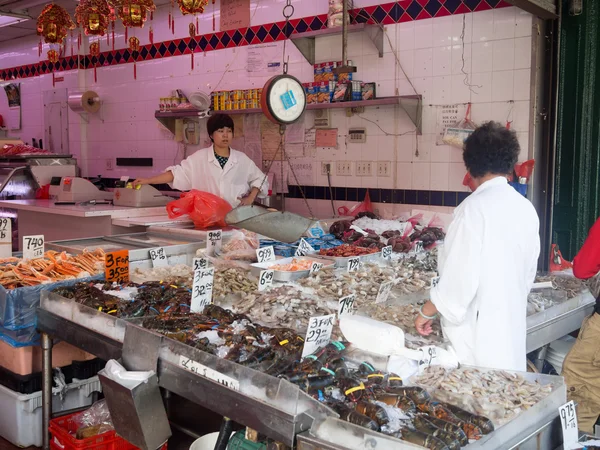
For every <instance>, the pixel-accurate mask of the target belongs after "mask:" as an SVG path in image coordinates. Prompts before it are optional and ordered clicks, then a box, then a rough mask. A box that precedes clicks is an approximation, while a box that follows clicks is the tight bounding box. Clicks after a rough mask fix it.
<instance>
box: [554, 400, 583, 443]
mask: <svg viewBox="0 0 600 450" xmlns="http://www.w3.org/2000/svg"><path fill="white" fill-rule="evenodd" d="M558 415H559V416H560V424H561V427H562V433H563V447H564V448H565V449H569V448H570V447H571V445H573V444H577V442H578V441H579V431H578V426H577V413H576V411H575V403H573V401H572V400H571V401H570V402H568V403H565V404H564V405H562V406H561V407H560V408H558Z"/></svg>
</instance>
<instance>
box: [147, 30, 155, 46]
mask: <svg viewBox="0 0 600 450" xmlns="http://www.w3.org/2000/svg"><path fill="white" fill-rule="evenodd" d="M148 39H149V40H150V44H154V30H152V27H150V31H149V32H148Z"/></svg>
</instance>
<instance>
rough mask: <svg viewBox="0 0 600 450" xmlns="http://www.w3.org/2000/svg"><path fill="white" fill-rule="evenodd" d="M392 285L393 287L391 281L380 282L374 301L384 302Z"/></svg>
mask: <svg viewBox="0 0 600 450" xmlns="http://www.w3.org/2000/svg"><path fill="white" fill-rule="evenodd" d="M392 287H394V282H393V281H386V282H385V283H381V286H379V291H378V292H377V298H376V299H375V303H385V302H386V301H387V299H388V298H389V296H390V292H392Z"/></svg>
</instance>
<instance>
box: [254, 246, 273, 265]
mask: <svg viewBox="0 0 600 450" xmlns="http://www.w3.org/2000/svg"><path fill="white" fill-rule="evenodd" d="M256 259H257V260H258V262H259V263H264V262H269V261H275V250H273V246H272V245H270V246H268V247H263V248H258V249H256Z"/></svg>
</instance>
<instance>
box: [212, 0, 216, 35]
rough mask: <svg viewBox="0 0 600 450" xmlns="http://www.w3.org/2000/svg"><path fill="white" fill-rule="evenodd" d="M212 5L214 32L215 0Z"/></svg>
mask: <svg viewBox="0 0 600 450" xmlns="http://www.w3.org/2000/svg"><path fill="white" fill-rule="evenodd" d="M212 4H213V31H215V0H212Z"/></svg>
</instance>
